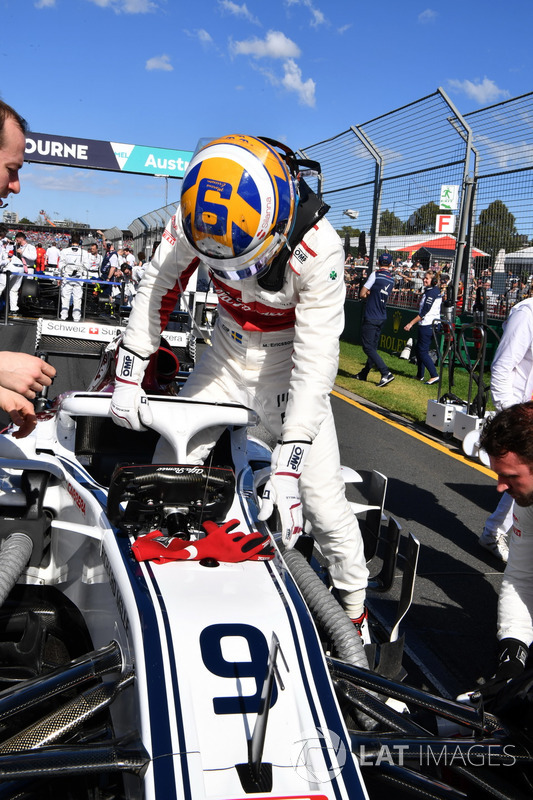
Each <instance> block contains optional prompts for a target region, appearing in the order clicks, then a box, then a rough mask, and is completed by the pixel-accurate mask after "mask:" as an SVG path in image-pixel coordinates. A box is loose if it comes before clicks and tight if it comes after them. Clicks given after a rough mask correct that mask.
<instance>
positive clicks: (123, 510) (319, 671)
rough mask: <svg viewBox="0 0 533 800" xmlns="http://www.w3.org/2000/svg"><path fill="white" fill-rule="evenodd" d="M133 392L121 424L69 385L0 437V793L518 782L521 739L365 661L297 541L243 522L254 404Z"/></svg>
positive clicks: (388, 788)
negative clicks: (208, 438)
mask: <svg viewBox="0 0 533 800" xmlns="http://www.w3.org/2000/svg"><path fill="white" fill-rule="evenodd" d="M148 404H149V407H150V411H151V414H152V422H151V424H150V426H149V428H147V430H146V431H145V432H141V433H134V432H130V431H126V430H124V429H122V428H118V427H116V426H114V424H113V422H112V420H111V419H110V417H109V406H110V395H109V394H108V393H106V392H100V393H97V392H69V393H66V394H64V395H60V396H59V397H58V398H56V399H55V400H54V401H53V403H52V404H51V406H50V407H49V408H47V409H45V410H44V411H42V412H41V413H40V414H39V422H38V425H37V428H36V430H35V432H34V433H33V434H32V435H31V436H29V437H27V438H26V439H21V440H18V439H16V438H14V437H13V435H12V433H11V432H8V433H7V434H4V435H2V436H0V459H1V460H0V536H1V539H2V548H1V550H0V726H1V727H0V800H1V799H2V798H8V797H12V798H15V797H16V798H30V797H34V798H40V799H41V798H54V800H60V798H66V799H68V800H71V799H73V798H76V800H80V798H92V800H104V799H105V800H112V798H117V800H118V798H128V800H141V799H143V800H144V799H146V800H173V799H176V798H179V799H180V800H185V798H190V799H191V800H244V798H252V797H253V798H256V800H266V798H277V799H278V800H281V798H284V800H303V798H309V799H311V798H312V799H313V800H341V798H342V799H343V800H356V799H357V798H367V797H370V798H378V799H380V798H384V797H395V798H402V797H425V798H443V797H446V798H452V799H453V800H459V798H464V797H466V796H467V793H468V796H469V797H477V796H491V792H493V791H494V787H497V791H498V792H499V793H498V795H497V796H498V797H501V798H503V797H509V798H511V797H512V798H513V799H514V800H517V798H520V797H521V796H524V797H525V796H527V793H528V791H530V786H529V783H528V769H530V766H529V765H530V763H531V756H530V753H529V751H528V746H527V743H525V742H524V738H523V737H522V738H521V739H519V738H517V737H512V736H511V733H510V732H509V730H507V729H506V728H505V727H504V726H503V725H502V723H501V722H500V721H499V720H497V719H496V718H493V717H491V716H490V715H487V714H485V713H484V712H483V710H482V709H480V708H473V707H469V706H464V705H461V704H459V703H456V702H453V701H449V700H445V699H442V698H439V697H437V696H434V695H430V694H427V693H425V692H422V691H419V690H417V689H414V688H411V687H409V686H408V685H405V684H404V683H403V682H401V681H399V680H392V679H390V678H388V677H384V676H383V675H381V674H379V672H377V671H374V670H373V669H372V670H371V669H369V668H368V667H369V664H368V659H367V651H366V650H365V648H364V645H363V643H362V640H361V638H360V637H359V635H358V634H357V632H356V630H355V628H354V626H353V625H352V623H351V622H350V620H349V619H348V618H347V616H346V614H345V613H344V611H343V610H342V608H341V607H340V605H339V604H338V603H337V600H336V599H335V596H334V593H333V592H332V591H330V588H331V587H330V586H329V584H328V580H327V574H324V569H323V567H321V564H320V559H319V558H317V553H316V551H312V540H311V551H310V550H309V548H307V547H306V546H305V545H306V541H305V540H306V539H307V538H308V537H305V536H304V537H302V538H301V539H300V542H303V545H302V546H301V548H300V549H294V550H291V551H284V550H283V549H282V547H281V544H280V542H279V537H278V535H277V534H276V533H275V529H276V523H275V520H271V521H269V525H267V524H266V523H263V522H260V521H258V519H257V514H258V497H259V495H260V493H261V487H262V485H263V484H264V482H265V481H266V478H267V475H268V472H269V459H270V451H269V449H268V448H267V447H266V446H265V444H264V443H263V442H262V441H260V440H258V439H256V438H254V437H253V436H252V435H251V434H250V433H249V432H248V428H249V426H250V425H252V424H254V423H255V421H256V420H255V415H254V414H253V412H251V411H250V410H249V409H246V408H243V407H241V406H238V405H234V404H219V405H216V404H209V403H199V402H196V401H194V400H187V399H182V398H180V397H179V395H178V396H166V395H150V396H149V397H148ZM213 425H217V426H218V425H222V426H226V432H225V434H224V435H223V436H222V437H221V439H220V440H219V442H218V443H217V445H216V447H215V449H214V451H213V453H212V458H211V459H210V461H209V463H208V464H204V465H197V464H190V463H188V460H187V445H188V442H189V441H190V439H191V438H192V437H193V436H194V435H195V434H196V433H197V432H198V431H200V430H201V429H203V428H206V427H211V426H213ZM159 437H163V439H164V440H165V442H166V445H167V448H168V447H170V448H171V450H172V452H173V455H174V458H173V459H172V460H171V461H170V463H165V464H157V463H152V461H153V455H154V451H155V448H156V446H157V442H158V440H159ZM307 543H308V542H307ZM393 701H394V704H395V705H394V704H392V705H391V703H393ZM439 720H440V721H441V723H444V724H447V725H448V726H449V728H450V730H452V732H453V737H454V738H451V737H450V735H449V734H448V735H443V734H442V727H441V729H440V730H441V733H440V734H439V727H438V725H439V723H438V721H439ZM458 735H459V738H455V737H457V736H458ZM452 753H453V757H454V760H453V762H452V761H451V754H452ZM489 753H490V757H491V766H490V767H489V766H487V764H488V761H486V760H485V761H483V762H482V763H483V764H484V766H477V764H478V763H479V761H480V759H483V758H484V757H485V756H487V754H489ZM472 754H474V755H475V757H476V758H477V760H478V761H477V764H476V765H474V766H471V763H472V762H471V761H468V759H469V758H471V757H472V760H473V758H474V756H472ZM503 764H505V765H507V764H509V765H511V764H513V765H514V766H509V767H508V768H507V769H506V770H505V773H506V774H505V776H502V775H501V773H502V772H504V770H502V769H499V772H498V768H497V767H501V765H503ZM494 765H496V766H494ZM511 775H512V776H513V779H514V780H513V783H512V786H511V789H509V788H508V787H509V781H508V778H509V777H510V776H511ZM503 777H505V778H506V783H505V785H502V783H503ZM506 787H507V788H506Z"/></svg>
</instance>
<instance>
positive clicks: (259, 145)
mask: <svg viewBox="0 0 533 800" xmlns="http://www.w3.org/2000/svg"><path fill="white" fill-rule="evenodd" d="M296 205H297V189H296V181H295V178H294V177H293V176H292V175H291V172H290V170H289V167H288V166H287V164H286V162H285V160H284V159H283V158H282V156H281V155H280V154H279V153H277V152H276V150H275V149H274V147H272V146H270V145H269V144H268V143H267V142H265V141H263V140H262V139H258V138H256V137H254V136H237V135H234V136H224V137H222V138H221V139H215V140H214V141H212V142H210V143H209V144H208V145H206V146H205V147H203V148H202V149H201V150H199V151H198V153H196V155H195V156H193V158H192V161H191V162H190V164H189V166H188V169H187V172H186V174H185V177H184V179H183V186H182V191H181V212H182V219H183V228H184V231H185V235H186V237H187V239H188V240H189V242H190V244H191V245H192V247H193V248H194V249H195V250H196V252H197V253H198V255H199V256H200V258H201V259H202V261H204V262H205V263H206V264H207V265H208V266H209V267H210V268H211V269H212V270H213V272H215V273H216V274H217V275H220V276H221V277H222V278H226V279H227V280H242V279H243V278H249V277H251V276H252V275H259V274H261V273H263V272H265V271H266V270H267V269H268V266H269V265H270V263H271V261H272V259H273V258H274V257H275V256H276V255H277V253H278V252H279V251H280V250H281V248H282V247H283V246H284V244H285V243H286V241H287V239H288V236H289V234H290V231H291V229H292V226H293V224H294V220H295V215H296Z"/></svg>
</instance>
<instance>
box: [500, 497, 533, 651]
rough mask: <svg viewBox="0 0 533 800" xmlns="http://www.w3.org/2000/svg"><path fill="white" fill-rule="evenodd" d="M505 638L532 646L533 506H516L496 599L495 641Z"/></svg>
mask: <svg viewBox="0 0 533 800" xmlns="http://www.w3.org/2000/svg"><path fill="white" fill-rule="evenodd" d="M507 638H512V639H518V641H520V642H523V643H524V644H525V645H527V646H528V647H529V646H530V645H531V644H532V643H533V506H519V505H517V504H516V503H515V505H514V513H513V528H512V530H511V534H510V537H509V560H508V561H507V566H506V567H505V572H504V573H503V581H502V586H501V589H500V595H499V598H498V639H499V640H501V639H507Z"/></svg>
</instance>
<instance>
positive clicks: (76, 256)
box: [59, 232, 89, 322]
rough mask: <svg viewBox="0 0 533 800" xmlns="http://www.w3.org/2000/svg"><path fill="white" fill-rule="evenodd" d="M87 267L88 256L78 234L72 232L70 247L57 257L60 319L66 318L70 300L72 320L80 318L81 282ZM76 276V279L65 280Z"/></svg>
mask: <svg viewBox="0 0 533 800" xmlns="http://www.w3.org/2000/svg"><path fill="white" fill-rule="evenodd" d="M88 268H89V257H88V255H87V253H86V252H85V251H84V250H82V247H81V243H80V235H79V233H77V232H74V233H73V234H72V236H71V237H70V247H65V248H64V249H63V250H62V251H61V258H60V259H59V274H60V275H61V277H62V278H63V281H62V282H61V315H60V316H61V319H63V320H65V319H67V318H68V312H69V308H70V304H71V302H72V319H73V320H74V322H79V321H80V320H81V304H82V300H83V282H82V281H81V280H80V279H82V278H86V277H87V274H88ZM68 278H77V279H78V280H70V281H69V280H65V279H68Z"/></svg>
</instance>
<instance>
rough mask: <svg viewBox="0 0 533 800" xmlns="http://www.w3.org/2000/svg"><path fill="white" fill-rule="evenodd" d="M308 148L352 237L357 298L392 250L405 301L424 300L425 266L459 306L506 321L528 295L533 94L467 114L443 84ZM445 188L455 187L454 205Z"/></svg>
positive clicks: (334, 214)
mask: <svg viewBox="0 0 533 800" xmlns="http://www.w3.org/2000/svg"><path fill="white" fill-rule="evenodd" d="M299 152H300V154H301V155H303V156H304V157H306V158H312V159H315V160H316V161H319V162H320V164H321V168H322V176H321V178H320V179H319V180H317V185H316V186H315V187H314V188H319V189H321V191H322V194H323V197H324V199H325V201H326V202H327V203H328V204H329V205H330V206H331V209H330V211H329V214H328V219H329V220H330V221H331V223H332V224H333V226H334V227H335V229H336V230H337V231H338V233H339V235H340V236H341V237H342V238H343V240H344V242H345V250H346V255H347V264H346V271H345V277H346V281H347V288H348V296H349V297H353V298H356V297H358V292H359V287H360V284H361V281H362V280H364V276H365V273H366V272H367V271H368V270H370V269H371V268H372V267H373V265H374V264H375V262H376V259H377V257H378V255H379V254H380V253H382V252H384V251H385V250H387V251H388V252H390V254H391V255H392V256H393V259H394V264H395V266H394V272H395V289H394V293H393V297H392V301H391V302H392V304H394V305H398V306H400V307H407V308H409V307H413V308H415V307H417V305H418V302H419V299H420V292H421V286H422V277H423V274H424V272H425V271H426V270H428V269H432V270H434V271H436V272H438V273H439V274H440V278H441V285H442V287H443V291H444V290H445V287H446V286H448V287H449V288H448V293H449V294H452V290H453V297H454V299H455V300H456V308H457V311H458V312H461V311H463V310H468V311H469V310H471V309H472V307H473V305H474V303H475V302H476V298H477V301H478V303H484V304H485V305H486V308H487V311H488V314H489V316H500V317H503V316H506V314H507V313H508V309H509V307H510V305H512V304H513V303H514V302H517V301H518V300H519V299H523V297H525V296H529V294H530V292H531V276H532V273H533V246H531V245H533V207H532V203H531V197H532V194H533V193H532V189H533V93H530V94H527V95H524V96H522V97H518V98H514V99H513V100H508V101H505V102H503V103H499V104H497V105H494V106H490V107H489V108H486V109H482V110H480V111H476V112H472V113H470V114H465V115H461V114H460V113H459V111H458V110H457V109H456V108H455V107H454V105H453V104H452V102H451V101H450V99H449V98H448V97H447V96H446V94H445V92H443V91H442V90H441V89H439V90H438V91H437V92H435V93H434V94H432V95H429V96H427V97H424V98H422V99H420V100H417V101H415V102H413V103H410V104H409V105H406V106H403V107H402V108H399V109H396V110H394V111H391V112H389V113H387V114H384V115H382V116H380V117H377V118H375V119H373V120H370V121H368V122H365V123H363V124H361V125H356V126H352V127H351V128H350V129H348V130H346V131H343V132H342V133H339V134H338V135H336V136H334V137H332V138H331V139H328V140H325V141H322V142H318V143H316V144H313V145H309V146H306V147H304V148H302V149H301V150H300V151H299ZM443 187H456V189H455V200H456V202H455V203H453V207H452V208H446V207H443V201H442V189H443ZM469 187H470V188H471V191H469ZM457 264H459V265H460V266H459V269H458V270H456V265H457Z"/></svg>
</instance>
